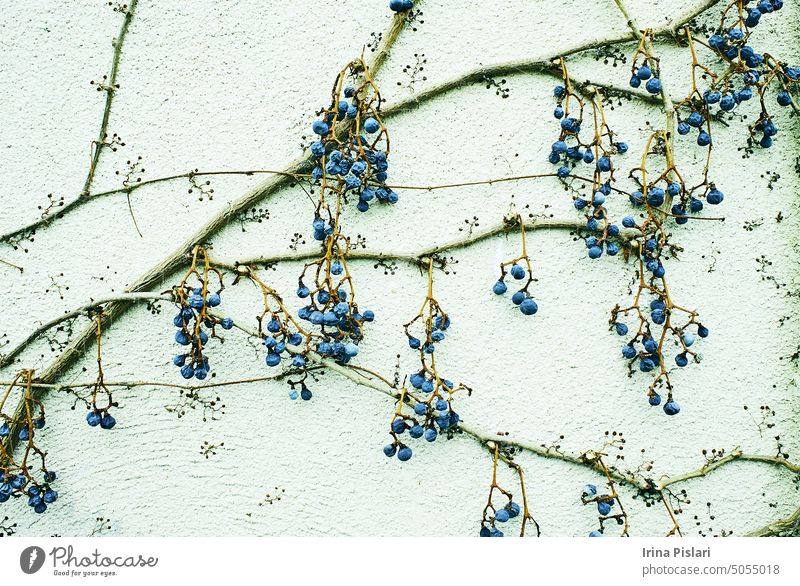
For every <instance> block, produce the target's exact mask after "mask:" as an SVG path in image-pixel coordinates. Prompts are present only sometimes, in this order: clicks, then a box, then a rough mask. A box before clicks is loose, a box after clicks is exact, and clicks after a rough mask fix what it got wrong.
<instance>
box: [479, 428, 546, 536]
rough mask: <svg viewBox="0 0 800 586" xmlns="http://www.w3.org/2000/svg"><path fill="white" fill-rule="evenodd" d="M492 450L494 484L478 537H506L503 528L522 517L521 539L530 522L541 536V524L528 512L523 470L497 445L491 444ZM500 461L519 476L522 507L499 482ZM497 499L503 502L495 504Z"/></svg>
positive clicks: (492, 483)
mask: <svg viewBox="0 0 800 586" xmlns="http://www.w3.org/2000/svg"><path fill="white" fill-rule="evenodd" d="M490 450H491V451H492V482H491V484H490V485H489V498H488V499H487V501H486V506H485V507H484V508H483V514H482V518H481V528H480V531H479V532H478V535H479V536H480V537H504V536H505V532H504V531H503V529H501V527H502V528H507V527H508V526H509V525H511V523H510V522H511V521H512V519H516V518H517V517H520V515H521V517H522V523H521V525H520V532H519V535H520V537H524V536H525V528H526V525H527V524H528V522H529V521H530V522H531V523H533V525H534V528H535V529H536V534H537V535H539V534H540V531H539V524H538V523H537V522H536V520H535V519H534V518H533V515H531V513H530V511H529V510H528V497H527V495H526V494H525V480H524V476H523V472H522V468H521V467H520V466H519V465H518V464H516V463H515V462H514V461H513V460H511V459H510V457H508V456H506V455H504V454H501V453H500V446H499V445H497V444H496V443H494V442H491V446H490ZM500 460H502V461H503V462H505V463H506V464H508V466H509V467H510V468H511V469H513V470H514V471H515V472H516V473H517V475H518V476H519V483H520V492H521V493H522V507H520V505H519V503H517V502H516V501H515V500H514V496H513V495H512V494H511V492H509V491H507V490H505V489H504V488H503V487H502V486H500V484H498V482H497V464H498V462H499V461H500ZM495 491H497V492H498V493H500V495H499V496H495ZM495 498H498V499H499V500H501V501H503V502H502V503H495V502H494V499H495ZM506 530H507V529H506Z"/></svg>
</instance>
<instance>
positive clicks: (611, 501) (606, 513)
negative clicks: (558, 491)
mask: <svg viewBox="0 0 800 586" xmlns="http://www.w3.org/2000/svg"><path fill="white" fill-rule="evenodd" d="M624 447H625V440H624V438H623V437H622V434H621V433H619V432H616V431H614V432H608V431H606V432H605V441H604V444H603V446H602V447H601V448H600V449H599V450H597V451H594V450H589V451H588V452H585V453H584V454H582V455H581V459H582V460H583V461H584V462H586V463H589V464H592V465H593V467H594V468H596V469H597V470H599V471H600V472H602V473H603V475H604V476H605V478H606V486H607V487H608V491H607V492H603V493H602V494H598V489H597V486H595V485H594V484H587V485H585V486H584V487H583V491H582V493H581V503H583V504H584V505H587V504H590V503H591V504H594V505H595V506H596V507H597V515H598V521H599V523H600V527H599V528H598V529H595V530H593V531H591V532H590V533H589V537H602V536H603V535H604V534H605V532H606V523H608V522H609V521H614V522H615V523H616V525H617V526H619V527H621V528H622V529H621V533H620V535H621V536H622V537H627V536H628V529H629V525H628V513H627V512H626V511H625V507H623V506H622V500H621V499H620V497H619V493H618V492H617V487H616V485H615V484H614V480H613V479H612V477H611V472H610V471H609V469H608V466H606V463H605V461H604V460H603V458H605V457H607V456H608V451H611V450H618V451H622V450H623V449H624ZM622 458H623V456H621V455H617V459H618V460H619V459H622Z"/></svg>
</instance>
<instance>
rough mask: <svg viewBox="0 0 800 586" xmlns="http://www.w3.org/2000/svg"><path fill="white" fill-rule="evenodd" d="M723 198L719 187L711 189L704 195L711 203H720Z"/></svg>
mask: <svg viewBox="0 0 800 586" xmlns="http://www.w3.org/2000/svg"><path fill="white" fill-rule="evenodd" d="M724 198H725V195H724V194H723V193H722V192H721V191H720V190H719V189H712V190H711V191H709V192H708V194H707V195H706V201H707V202H708V203H710V204H712V205H717V204H719V203H722V200H723V199H724Z"/></svg>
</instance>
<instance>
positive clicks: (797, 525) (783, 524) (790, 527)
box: [747, 507, 800, 537]
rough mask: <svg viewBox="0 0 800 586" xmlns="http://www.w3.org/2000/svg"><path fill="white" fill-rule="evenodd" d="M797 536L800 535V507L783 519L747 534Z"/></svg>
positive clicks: (749, 535)
mask: <svg viewBox="0 0 800 586" xmlns="http://www.w3.org/2000/svg"><path fill="white" fill-rule="evenodd" d="M792 536H794V537H797V536H800V507H798V508H797V509H795V510H794V512H793V513H792V514H791V515H789V516H788V517H785V518H783V519H778V520H777V521H773V522H772V523H769V524H768V525H765V526H764V527H760V528H759V529H756V530H755V531H751V532H750V533H748V534H747V537H792Z"/></svg>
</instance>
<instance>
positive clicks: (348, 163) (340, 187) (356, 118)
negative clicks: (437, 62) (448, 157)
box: [311, 60, 398, 241]
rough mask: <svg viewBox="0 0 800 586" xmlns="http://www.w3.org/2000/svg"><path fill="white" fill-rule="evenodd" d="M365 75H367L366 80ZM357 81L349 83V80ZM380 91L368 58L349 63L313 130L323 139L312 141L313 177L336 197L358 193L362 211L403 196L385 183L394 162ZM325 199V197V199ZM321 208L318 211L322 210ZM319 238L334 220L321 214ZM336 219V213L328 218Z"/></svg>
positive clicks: (317, 226) (316, 230)
mask: <svg viewBox="0 0 800 586" xmlns="http://www.w3.org/2000/svg"><path fill="white" fill-rule="evenodd" d="M362 75H363V80H364V81H360V80H361V79H362V77H361V76H362ZM347 79H350V80H352V82H353V84H352V85H344V84H345V82H346V80H347ZM380 104H381V96H380V93H379V92H378V87H377V86H376V85H375V83H374V81H373V80H372V79H371V77H370V76H369V72H368V70H367V67H366V65H365V64H364V62H363V61H361V60H357V61H353V62H352V63H350V64H349V65H348V66H347V67H346V68H345V69H344V70H343V71H342V72H341V73H340V74H339V76H338V77H337V79H336V83H335V84H334V89H333V95H332V101H331V105H330V107H329V108H327V109H325V110H323V111H322V112H321V114H320V115H321V116H322V119H321V120H316V121H315V122H314V123H313V124H312V126H311V129H312V131H313V132H314V134H316V135H318V136H319V139H318V140H317V141H316V142H314V143H312V144H311V154H312V155H313V156H314V157H315V158H316V160H317V164H316V165H315V166H314V168H313V169H312V170H311V177H312V179H313V180H315V181H319V182H320V183H321V190H322V191H323V192H324V191H326V190H329V191H332V192H334V193H335V194H336V196H337V199H345V200H346V199H347V197H348V196H351V195H352V196H357V197H358V204H357V206H356V207H357V208H358V210H359V211H362V212H366V211H367V210H368V209H369V207H370V203H371V202H373V203H374V201H378V202H380V203H390V204H393V203H397V200H398V196H397V194H396V193H395V192H394V191H392V189H391V188H389V187H387V186H386V179H387V178H388V175H387V171H388V169H389V163H388V160H387V157H388V154H389V134H388V132H387V130H386V128H385V127H384V125H383V122H382V120H381V116H380V111H379V109H380ZM321 201H322V202H324V199H322V200H321ZM318 211H319V210H318ZM317 219H318V220H319V222H315V224H314V234H313V235H314V238H315V239H316V240H319V241H324V240H325V237H326V236H329V235H330V234H331V233H332V228H333V222H332V221H328V222H327V223H326V222H325V221H323V220H322V219H320V218H319V217H318V218H317ZM329 220H332V218H329Z"/></svg>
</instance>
